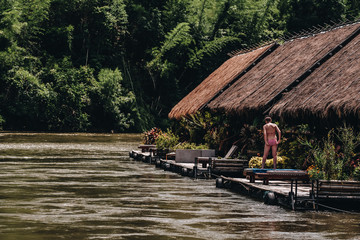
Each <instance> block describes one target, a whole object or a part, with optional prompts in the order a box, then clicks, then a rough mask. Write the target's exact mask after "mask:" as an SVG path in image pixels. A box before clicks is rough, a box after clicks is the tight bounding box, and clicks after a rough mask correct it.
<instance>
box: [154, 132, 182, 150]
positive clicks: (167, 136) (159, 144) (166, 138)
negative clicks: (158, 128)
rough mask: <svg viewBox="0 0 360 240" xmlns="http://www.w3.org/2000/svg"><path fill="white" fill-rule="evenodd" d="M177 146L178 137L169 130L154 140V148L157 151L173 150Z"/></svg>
mask: <svg viewBox="0 0 360 240" xmlns="http://www.w3.org/2000/svg"><path fill="white" fill-rule="evenodd" d="M178 144H179V137H178V136H177V135H176V134H174V133H173V132H172V131H171V130H170V129H168V130H167V131H166V132H164V133H162V134H160V135H159V136H158V137H157V138H156V148H158V149H174V148H175V146H176V145H178Z"/></svg>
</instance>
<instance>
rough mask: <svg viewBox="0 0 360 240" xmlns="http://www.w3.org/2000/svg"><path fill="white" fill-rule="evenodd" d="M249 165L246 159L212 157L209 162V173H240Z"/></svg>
mask: <svg viewBox="0 0 360 240" xmlns="http://www.w3.org/2000/svg"><path fill="white" fill-rule="evenodd" d="M248 166H249V161H248V160H246V159H226V158H220V159H219V158H213V159H211V163H210V171H211V174H216V175H234V174H235V175H241V174H242V172H243V170H244V169H245V168H247V167H248Z"/></svg>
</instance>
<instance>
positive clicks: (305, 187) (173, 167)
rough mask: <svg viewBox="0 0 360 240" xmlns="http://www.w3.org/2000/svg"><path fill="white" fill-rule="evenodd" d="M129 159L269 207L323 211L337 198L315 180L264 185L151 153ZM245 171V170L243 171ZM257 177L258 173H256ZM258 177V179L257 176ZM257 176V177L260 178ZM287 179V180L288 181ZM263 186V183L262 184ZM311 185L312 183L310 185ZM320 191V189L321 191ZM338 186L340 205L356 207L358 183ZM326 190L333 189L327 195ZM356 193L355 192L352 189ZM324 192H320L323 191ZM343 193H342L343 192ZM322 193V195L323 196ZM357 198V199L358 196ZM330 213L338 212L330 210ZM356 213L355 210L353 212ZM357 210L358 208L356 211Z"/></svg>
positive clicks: (272, 181)
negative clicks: (211, 184) (206, 182)
mask: <svg viewBox="0 0 360 240" xmlns="http://www.w3.org/2000/svg"><path fill="white" fill-rule="evenodd" d="M129 156H130V157H131V158H133V159H134V160H137V161H142V162H145V163H150V164H154V165H155V166H156V167H157V168H161V169H163V170H164V171H171V172H175V173H178V174H180V175H182V176H187V177H192V178H204V179H216V187H218V188H227V189H229V190H231V191H236V192H240V193H242V194H245V195H247V196H249V197H252V198H256V199H258V200H260V201H264V202H265V203H266V204H270V205H280V206H283V207H286V208H289V209H292V210H318V207H319V206H322V207H325V209H331V208H326V207H327V204H330V203H331V202H332V201H333V200H334V199H336V198H337V196H335V197H334V196H333V195H334V194H335V193H336V194H337V195H338V191H339V189H338V187H337V188H335V189H333V187H330V188H329V186H328V184H326V183H323V182H321V184H322V185H321V184H320V185H319V181H313V182H312V181H309V180H308V179H307V181H306V180H300V179H301V178H298V180H296V178H294V177H293V178H292V180H272V179H271V178H270V179H268V182H267V181H266V182H265V181H264V179H257V178H255V180H253V179H252V180H250V179H249V176H247V178H245V177H241V176H242V174H238V175H239V176H236V177H233V176H232V177H231V176H225V175H220V176H218V175H216V174H213V173H212V172H211V169H210V167H209V165H207V167H204V165H203V164H202V163H197V162H196V163H197V164H196V163H195V162H194V163H177V162H176V161H175V160H167V159H162V158H161V157H159V156H154V155H153V154H152V153H151V152H142V151H137V150H133V151H131V152H129ZM244 172H246V169H245V170H244ZM260 175H261V174H260ZM260 175H259V176H260ZM260 177H261V176H260ZM289 179H290V178H289ZM264 183H265V184H264ZM314 183H315V184H314ZM322 188H324V190H322ZM348 188H349V187H344V186H342V187H341V189H342V191H341V197H342V198H341V200H342V201H343V202H341V204H342V205H343V206H344V204H345V205H346V203H344V201H347V200H354V201H355V202H354V201H353V202H352V203H355V205H356V206H360V204H359V203H360V193H359V192H360V183H358V184H357V185H356V187H352V188H351V189H350V190H351V191H350V193H351V194H350V193H348V192H349V190H347V189H348ZM329 189H333V190H332V191H331V192H330V193H329ZM354 189H355V190H356V191H355V190H354ZM325 190H326V192H323V191H325ZM345 190H346V191H345ZM324 194H326V195H324ZM358 196H359V197H358ZM333 210H339V209H335V208H333ZM352 210H353V209H351V211H352ZM354 210H357V209H354ZM359 210H360V209H359Z"/></svg>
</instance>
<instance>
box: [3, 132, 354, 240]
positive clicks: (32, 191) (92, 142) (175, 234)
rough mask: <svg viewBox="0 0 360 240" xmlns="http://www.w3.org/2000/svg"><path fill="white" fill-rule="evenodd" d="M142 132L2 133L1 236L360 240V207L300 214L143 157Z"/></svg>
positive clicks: (34, 239) (27, 239)
mask: <svg viewBox="0 0 360 240" xmlns="http://www.w3.org/2000/svg"><path fill="white" fill-rule="evenodd" d="M140 141H141V140H140V135H136V134H43V133H4V132H2V133H1V132H0V170H1V172H0V240H45V239H46V240H48V239H49V240H56V239H71V240H78V239H80V240H81V239H89V240H90V239H154V240H155V239H156V240H158V239H189V240H190V239H360V215H358V214H349V213H339V212H330V211H322V212H311V211H307V212H295V211H291V210H287V209H284V208H281V207H278V206H270V205H265V204H264V203H263V202H261V201H258V200H255V199H251V198H249V197H246V196H243V195H241V194H239V193H234V192H231V191H229V190H226V189H218V188H216V187H215V181H214V180H201V179H199V180H194V179H191V178H187V177H182V176H180V175H178V174H175V173H171V172H166V171H164V170H161V169H156V168H155V167H154V165H149V164H146V163H143V162H135V161H133V160H131V159H130V158H129V157H128V152H129V151H130V150H131V149H136V148H137V145H138V144H139V143H140Z"/></svg>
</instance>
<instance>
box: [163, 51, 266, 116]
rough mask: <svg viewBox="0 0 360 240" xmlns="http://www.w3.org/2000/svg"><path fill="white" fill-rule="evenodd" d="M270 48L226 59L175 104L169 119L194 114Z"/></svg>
mask: <svg viewBox="0 0 360 240" xmlns="http://www.w3.org/2000/svg"><path fill="white" fill-rule="evenodd" d="M270 47H272V45H269V46H266V47H263V48H259V49H256V50H254V51H252V52H248V53H244V54H241V55H237V56H234V57H232V58H230V59H228V60H227V61H226V62H225V63H223V64H222V65H221V66H220V67H219V68H218V69H216V70H215V71H214V72H213V73H212V74H210V75H209V76H208V77H207V78H206V79H205V80H204V81H203V82H202V83H201V84H200V85H198V86H197V87H196V88H195V89H194V90H193V91H191V92H190V93H189V94H188V95H187V96H186V97H184V98H183V99H182V100H181V101H180V102H179V103H178V104H176V105H175V106H174V107H173V109H172V110H171V112H170V113H169V118H176V119H180V118H181V117H182V116H186V115H190V114H194V113H196V112H197V111H198V110H199V109H200V108H201V107H202V106H204V105H205V104H206V103H208V102H209V101H210V100H211V99H212V98H213V97H214V96H215V95H216V94H217V93H218V92H219V91H221V90H222V89H223V88H224V87H225V86H226V85H227V84H229V83H231V82H232V81H233V80H234V79H235V78H236V77H238V76H239V74H240V73H241V72H242V71H244V70H245V69H246V68H248V66H250V65H251V64H252V63H253V62H254V61H255V60H256V59H257V58H259V57H260V56H261V55H262V54H264V53H265V52H266V51H267V50H268V49H269V48H270Z"/></svg>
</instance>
